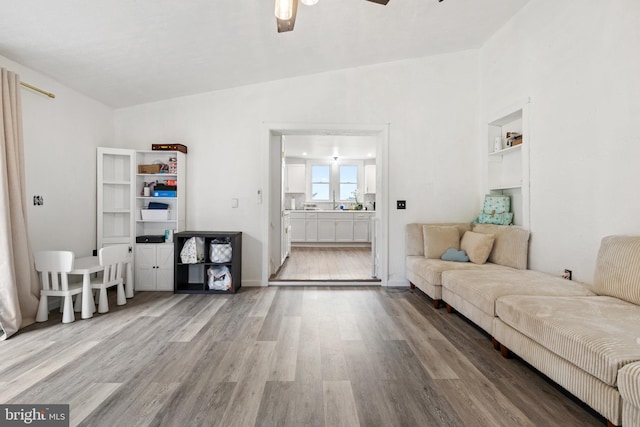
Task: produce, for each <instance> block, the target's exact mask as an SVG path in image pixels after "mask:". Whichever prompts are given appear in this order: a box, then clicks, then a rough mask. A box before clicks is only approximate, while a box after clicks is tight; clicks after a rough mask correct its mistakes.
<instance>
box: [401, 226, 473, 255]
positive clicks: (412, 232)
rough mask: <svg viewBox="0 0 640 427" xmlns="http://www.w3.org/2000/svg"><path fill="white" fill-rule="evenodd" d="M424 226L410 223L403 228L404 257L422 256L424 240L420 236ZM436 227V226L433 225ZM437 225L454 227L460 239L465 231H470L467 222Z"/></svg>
mask: <svg viewBox="0 0 640 427" xmlns="http://www.w3.org/2000/svg"><path fill="white" fill-rule="evenodd" d="M423 225H425V224H419V223H411V224H407V226H406V227H405V251H406V254H405V255H406V256H413V255H420V256H424V238H423V236H422V226H423ZM434 225H436V224H434ZM437 225H455V226H456V227H458V231H459V234H460V237H462V235H463V234H464V232H465V231H469V230H471V224H470V223H468V222H455V223H453V222H452V223H443V224H437Z"/></svg>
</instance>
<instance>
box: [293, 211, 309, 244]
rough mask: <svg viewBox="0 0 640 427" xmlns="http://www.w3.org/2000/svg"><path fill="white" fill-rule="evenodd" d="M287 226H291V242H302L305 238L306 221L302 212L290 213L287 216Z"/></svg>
mask: <svg viewBox="0 0 640 427" xmlns="http://www.w3.org/2000/svg"><path fill="white" fill-rule="evenodd" d="M289 216H290V218H289V224H290V226H291V233H290V234H291V241H292V242H294V243H295V242H304V241H305V236H306V231H305V229H306V221H305V217H304V212H291V214H290V215H289Z"/></svg>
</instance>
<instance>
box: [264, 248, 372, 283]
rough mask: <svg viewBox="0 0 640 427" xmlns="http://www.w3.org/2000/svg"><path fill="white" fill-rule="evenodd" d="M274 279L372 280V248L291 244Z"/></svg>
mask: <svg viewBox="0 0 640 427" xmlns="http://www.w3.org/2000/svg"><path fill="white" fill-rule="evenodd" d="M273 280H294V281H300V280H302V281H305V280H316V281H325V280H342V281H349V280H373V278H372V277H371V249H370V248H357V247H353V248H331V247H292V248H291V253H290V255H289V258H288V259H287V260H286V261H285V263H284V264H283V266H282V268H281V269H280V271H279V272H278V274H277V275H276V276H275V277H274V278H273Z"/></svg>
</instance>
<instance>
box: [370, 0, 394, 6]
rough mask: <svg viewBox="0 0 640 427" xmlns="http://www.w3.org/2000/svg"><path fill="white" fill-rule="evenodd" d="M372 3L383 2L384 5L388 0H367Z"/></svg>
mask: <svg viewBox="0 0 640 427" xmlns="http://www.w3.org/2000/svg"><path fill="white" fill-rule="evenodd" d="M367 1H370V2H373V3H378V4H383V5H386V4H387V3H389V0H367Z"/></svg>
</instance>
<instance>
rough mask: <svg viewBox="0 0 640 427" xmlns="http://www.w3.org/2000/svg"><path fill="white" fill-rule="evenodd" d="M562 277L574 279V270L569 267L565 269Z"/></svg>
mask: <svg viewBox="0 0 640 427" xmlns="http://www.w3.org/2000/svg"><path fill="white" fill-rule="evenodd" d="M562 278H563V279H567V280H572V279H573V272H572V271H571V270H569V269H567V268H565V269H564V273H562Z"/></svg>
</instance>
